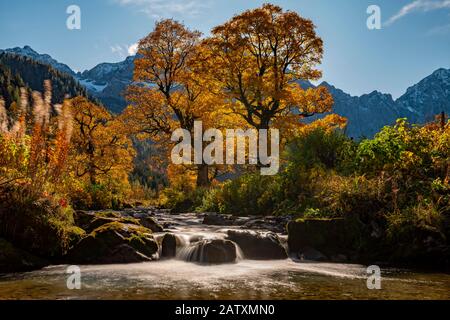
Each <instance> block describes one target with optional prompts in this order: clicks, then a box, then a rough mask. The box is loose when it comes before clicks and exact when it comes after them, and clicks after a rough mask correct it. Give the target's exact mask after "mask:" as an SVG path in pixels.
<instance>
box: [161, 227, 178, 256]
mask: <svg viewBox="0 0 450 320" xmlns="http://www.w3.org/2000/svg"><path fill="white" fill-rule="evenodd" d="M181 245H182V243H181V242H180V241H179V239H178V237H177V236H176V235H174V234H173V233H166V234H165V235H164V237H163V239H162V242H161V256H162V257H164V258H173V257H175V256H176V254H177V247H180V246H181Z"/></svg>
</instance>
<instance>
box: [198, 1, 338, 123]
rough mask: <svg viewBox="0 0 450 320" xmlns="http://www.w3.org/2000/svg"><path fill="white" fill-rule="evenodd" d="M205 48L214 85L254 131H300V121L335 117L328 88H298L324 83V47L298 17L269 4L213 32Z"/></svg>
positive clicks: (318, 38) (218, 27) (309, 23)
mask: <svg viewBox="0 0 450 320" xmlns="http://www.w3.org/2000/svg"><path fill="white" fill-rule="evenodd" d="M203 46H205V47H206V48H207V52H209V57H208V58H207V59H205V62H206V63H208V64H209V68H208V69H209V76H210V79H211V81H212V82H213V83H215V85H216V86H217V87H219V88H220V92H221V93H222V95H223V97H224V98H227V99H228V100H229V101H230V108H231V110H232V111H233V112H234V113H235V114H236V115H238V116H240V117H242V118H243V119H244V120H245V121H246V122H247V123H248V124H249V125H250V126H251V127H254V128H256V129H268V128H271V127H278V128H280V129H281V128H290V127H298V126H300V120H301V119H302V118H305V117H311V116H313V115H315V114H318V113H325V112H329V111H331V107H332V105H333V99H332V97H331V95H330V94H329V93H328V91H327V89H326V88H324V87H318V88H309V89H307V90H304V89H303V88H302V87H301V86H300V83H301V82H303V81H309V80H317V79H319V78H320V77H321V75H322V73H321V72H320V71H319V70H317V69H316V66H317V65H318V64H319V63H320V62H321V59H322V55H323V42H322V39H321V38H320V37H319V36H318V35H317V34H316V32H315V26H314V24H313V23H312V21H310V20H308V19H304V18H302V17H301V16H300V15H298V14H297V13H295V12H291V11H283V10H282V9H281V8H280V7H278V6H275V5H271V4H265V5H263V6H262V7H261V8H257V9H254V10H249V11H246V12H244V13H242V14H240V15H237V16H235V17H234V18H232V19H231V20H230V21H228V22H226V23H224V24H223V25H220V26H217V27H215V28H214V29H213V30H212V35H211V37H209V38H207V39H205V40H204V41H203Z"/></svg>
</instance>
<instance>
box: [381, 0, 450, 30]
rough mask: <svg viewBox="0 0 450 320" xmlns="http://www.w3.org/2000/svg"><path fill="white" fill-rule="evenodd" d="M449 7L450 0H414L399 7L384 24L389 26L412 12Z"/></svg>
mask: <svg viewBox="0 0 450 320" xmlns="http://www.w3.org/2000/svg"><path fill="white" fill-rule="evenodd" d="M441 9H450V0H415V1H413V2H411V3H409V4H407V5H405V6H403V8H401V9H400V11H399V12H397V13H396V14H395V15H393V16H392V17H390V18H389V20H388V21H387V22H386V23H385V25H387V26H389V25H391V24H393V23H394V22H396V21H398V20H400V19H401V18H403V17H405V16H407V15H409V14H411V13H413V12H428V11H433V10H441Z"/></svg>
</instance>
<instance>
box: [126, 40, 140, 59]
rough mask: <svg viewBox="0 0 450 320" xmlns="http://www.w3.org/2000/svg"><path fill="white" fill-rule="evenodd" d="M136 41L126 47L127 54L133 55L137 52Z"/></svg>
mask: <svg viewBox="0 0 450 320" xmlns="http://www.w3.org/2000/svg"><path fill="white" fill-rule="evenodd" d="M138 46H139V44H138V43H134V44H132V45H131V46H129V47H128V55H129V56H134V55H135V54H136V53H137V52H138Z"/></svg>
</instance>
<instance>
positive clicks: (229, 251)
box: [176, 239, 244, 264]
mask: <svg viewBox="0 0 450 320" xmlns="http://www.w3.org/2000/svg"><path fill="white" fill-rule="evenodd" d="M176 258H177V259H180V260H183V261H188V262H198V263H204V264H221V263H234V262H238V261H240V260H242V259H243V258H244V255H243V253H242V250H241V248H239V246H238V245H237V244H236V243H234V242H232V241H229V240H223V239H206V240H201V241H198V242H195V243H192V244H190V245H189V246H187V247H184V248H181V250H180V251H179V252H178V253H177V255H176Z"/></svg>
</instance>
